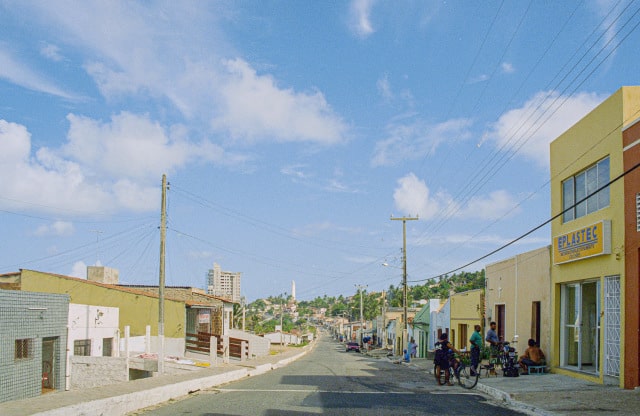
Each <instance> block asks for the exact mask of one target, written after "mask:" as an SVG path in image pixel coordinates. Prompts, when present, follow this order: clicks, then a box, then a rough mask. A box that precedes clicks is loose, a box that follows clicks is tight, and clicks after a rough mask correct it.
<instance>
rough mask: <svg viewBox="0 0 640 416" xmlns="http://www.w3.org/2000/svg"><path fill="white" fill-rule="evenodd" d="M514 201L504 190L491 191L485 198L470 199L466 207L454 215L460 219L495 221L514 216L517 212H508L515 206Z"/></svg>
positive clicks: (515, 202) (475, 197)
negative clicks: (507, 215) (506, 216)
mask: <svg viewBox="0 0 640 416" xmlns="http://www.w3.org/2000/svg"><path fill="white" fill-rule="evenodd" d="M517 204H518V201H516V200H515V199H514V198H513V196H512V195H511V194H509V193H508V192H507V191H505V190H498V191H493V192H491V193H490V194H489V195H487V196H484V195H483V196H474V197H472V198H471V199H470V200H469V201H468V203H467V206H466V207H465V208H464V209H463V210H461V211H460V212H459V213H457V214H456V216H457V217H461V218H469V219H473V218H479V219H486V220H496V219H498V218H501V217H502V216H504V215H506V214H507V213H509V215H513V214H515V213H516V212H517V211H513V212H510V211H511V210H512V209H513V208H514V207H515V206H516V205H517Z"/></svg>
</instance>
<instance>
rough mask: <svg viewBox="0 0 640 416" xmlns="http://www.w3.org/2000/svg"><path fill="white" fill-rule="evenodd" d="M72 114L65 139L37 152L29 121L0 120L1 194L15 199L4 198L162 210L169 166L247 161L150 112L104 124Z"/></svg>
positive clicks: (77, 208) (45, 205) (80, 207)
mask: <svg viewBox="0 0 640 416" xmlns="http://www.w3.org/2000/svg"><path fill="white" fill-rule="evenodd" d="M68 120H69V122H70V124H71V127H70V130H69V135H68V141H67V143H66V144H64V145H63V146H62V147H61V148H60V149H51V148H47V147H42V148H40V149H37V150H35V152H33V151H32V149H31V135H30V133H29V132H28V130H27V129H26V128H25V127H24V126H22V125H19V124H16V123H10V122H7V121H6V120H0V177H2V178H3V180H2V181H0V194H1V195H4V196H5V197H6V198H9V199H5V200H3V203H5V204H11V206H16V205H15V204H17V202H15V201H24V202H28V203H29V205H25V206H23V208H27V209H28V208H30V209H35V208H36V207H37V208H38V209H44V210H45V211H50V212H57V211H58V210H64V211H69V212H74V213H76V214H90V213H94V212H102V213H104V212H112V211H117V210H123V209H124V210H131V211H134V212H143V211H148V210H155V209H156V208H157V205H158V197H159V192H158V181H159V180H160V177H161V175H162V173H169V172H171V171H173V170H177V169H178V168H180V167H183V166H184V165H185V164H187V163H193V162H198V161H217V162H219V163H234V162H239V161H241V160H242V157H235V156H234V155H229V157H227V155H226V154H225V153H224V152H223V151H222V150H221V149H220V148H219V147H218V146H216V145H213V144H212V143H209V142H202V143H198V144H194V143H191V142H188V141H187V140H186V138H185V137H184V134H185V132H184V131H183V130H182V129H181V128H178V127H176V128H171V129H168V130H167V129H164V128H162V127H161V126H160V125H158V124H157V123H154V122H152V121H151V120H149V118H148V117H146V116H136V115H133V114H130V113H121V114H119V115H116V116H113V117H112V119H111V121H110V122H107V123H103V122H99V121H96V120H92V119H89V118H87V117H79V116H75V115H73V114H71V115H69V116H68ZM32 153H35V154H32ZM223 158H224V159H225V161H224V162H223V161H222V160H221V159H223ZM230 161H231V162H230ZM10 200H13V201H14V202H10Z"/></svg>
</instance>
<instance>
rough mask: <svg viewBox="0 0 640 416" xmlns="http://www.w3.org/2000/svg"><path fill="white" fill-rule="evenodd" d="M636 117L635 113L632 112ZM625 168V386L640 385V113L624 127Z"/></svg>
mask: <svg viewBox="0 0 640 416" xmlns="http://www.w3.org/2000/svg"><path fill="white" fill-rule="evenodd" d="M631 117H633V116H631ZM622 140H623V143H622V144H623V152H624V155H623V159H624V171H625V172H629V173H627V174H626V175H625V177H624V217H625V221H624V223H625V233H624V259H625V269H624V275H625V279H624V304H625V306H626V307H625V321H624V331H625V334H631V336H626V337H625V338H624V345H623V346H622V347H623V349H624V352H625V365H624V369H625V371H624V387H625V388H634V387H636V386H640V335H638V336H635V337H634V336H632V334H640V307H638V300H639V299H640V274H639V273H638V271H639V270H640V169H639V168H638V166H640V146H639V144H640V114H637V115H636V117H635V118H633V121H631V122H630V123H628V124H626V125H625V126H624V127H623V131H622Z"/></svg>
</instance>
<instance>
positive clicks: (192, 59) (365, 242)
mask: <svg viewBox="0 0 640 416" xmlns="http://www.w3.org/2000/svg"><path fill="white" fill-rule="evenodd" d="M639 3H640V2H638V1H625V0H623V1H619V2H617V1H591V0H586V1H563V2H538V1H530V2H525V1H522V2H509V1H505V2H500V1H484V2H469V1H426V0H425V1H403V2H391V1H375V0H355V1H342V2H311V1H238V2H236V1H209V2H203V1H194V2H188V1H180V2H170V1H162V2H155V1H145V2H131V1H108V2H107V1H83V2H73V1H61V0H56V1H50V2H42V1H4V0H0V233H1V234H2V236H3V238H2V242H1V243H0V273H6V272H12V271H17V270H18V269H20V268H27V269H34V270H41V271H47V272H54V273H60V274H65V275H72V276H78V277H84V275H85V269H86V266H87V265H93V264H102V265H106V266H110V267H114V268H117V269H119V271H120V280H121V282H123V283H129V284H157V282H158V263H159V230H158V226H159V222H160V184H161V178H162V174H163V173H166V174H167V177H168V181H169V182H170V190H169V192H168V231H167V257H166V261H167V268H166V282H167V284H168V285H180V286H197V287H204V285H205V277H206V273H207V270H208V269H210V268H212V266H213V263H214V262H217V263H218V264H220V265H221V267H222V269H223V270H229V271H239V272H242V274H243V282H242V288H243V289H242V290H243V295H244V296H246V297H247V299H248V300H250V301H251V300H254V299H256V298H258V297H262V296H268V295H276V294H279V293H284V292H288V293H289V292H290V290H291V281H292V280H295V281H296V292H297V297H298V298H302V299H311V298H313V297H315V296H322V295H325V294H327V295H330V296H333V295H338V294H344V295H350V294H353V293H354V292H355V291H356V289H355V285H367V289H368V290H369V291H374V290H381V289H385V288H387V287H388V286H389V285H392V284H393V285H396V286H397V285H399V284H400V283H401V281H402V272H401V270H400V266H401V248H402V223H401V222H400V221H392V220H391V219H390V217H391V216H392V215H393V216H394V217H401V216H410V217H413V216H416V215H417V216H419V218H420V219H419V220H418V221H408V222H407V247H408V248H407V264H408V279H409V281H410V282H414V281H415V282H416V283H417V281H420V280H424V279H427V278H430V277H434V276H437V275H440V274H442V273H447V272H449V271H451V270H455V269H457V268H459V267H460V266H463V265H465V264H467V263H469V262H472V261H473V260H475V259H477V258H479V257H481V256H484V255H485V254H487V253H489V252H491V251H493V250H495V249H496V248H498V247H500V246H502V245H503V244H505V243H507V242H509V241H511V240H513V239H514V238H516V237H518V236H520V235H522V234H524V233H526V232H527V231H529V230H530V229H532V228H534V227H536V226H537V225H539V224H541V223H543V222H544V221H546V220H547V219H548V218H549V217H550V216H551V215H552V214H555V213H551V212H550V202H549V192H550V189H549V186H548V181H549V166H548V163H549V162H548V156H549V155H548V144H549V142H550V141H552V140H553V139H554V138H555V137H557V136H558V135H559V134H561V133H562V132H563V131H564V130H566V129H567V128H569V127H570V126H571V125H572V124H573V123H575V122H576V121H578V120H579V119H580V118H581V117H583V116H584V115H586V114H587V113H588V112H589V111H590V110H591V109H593V108H594V107H595V106H596V105H598V104H599V103H600V102H602V101H603V100H604V99H605V98H606V97H607V96H609V95H610V94H612V93H613V92H615V91H616V90H617V89H618V88H620V87H621V86H623V85H636V84H638V74H640V60H639V59H638V58H637V56H638V55H637V47H638V45H640V31H639V30H638V29H637V26H638V24H639V23H640V13H638V10H639V9H640V4H639ZM617 174H619V172H612V176H616V175H617ZM549 242H550V230H549V228H548V227H544V228H542V229H541V230H539V231H537V232H535V233H533V234H531V235H529V236H527V237H526V238H524V239H522V240H520V241H518V242H517V243H515V244H513V245H511V246H509V247H508V248H506V249H504V250H502V251H500V252H499V253H497V254H495V255H493V256H490V257H488V258H486V259H484V260H482V261H479V262H477V263H474V264H472V265H470V266H468V267H466V268H465V270H469V271H475V270H480V269H482V268H484V266H485V265H486V264H487V263H491V262H494V261H497V260H500V259H503V258H506V257H510V256H512V255H514V254H517V253H521V252H525V251H529V250H533V249H536V248H539V247H542V246H544V245H547V244H549ZM383 262H387V263H388V264H389V265H390V266H391V267H383V266H382V265H381V264H382V263H383ZM411 284H415V283H411Z"/></svg>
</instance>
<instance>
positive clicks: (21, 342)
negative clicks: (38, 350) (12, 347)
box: [15, 339, 32, 360]
mask: <svg viewBox="0 0 640 416" xmlns="http://www.w3.org/2000/svg"><path fill="white" fill-rule="evenodd" d="M31 344H32V343H31V339H17V340H16V352H15V359H16V360H25V359H27V358H31V355H32V353H31Z"/></svg>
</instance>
